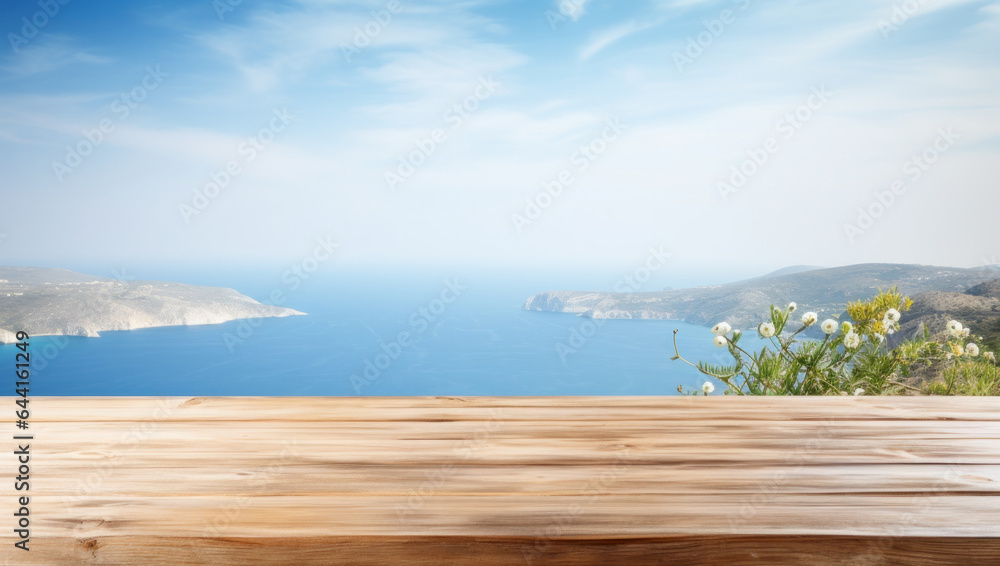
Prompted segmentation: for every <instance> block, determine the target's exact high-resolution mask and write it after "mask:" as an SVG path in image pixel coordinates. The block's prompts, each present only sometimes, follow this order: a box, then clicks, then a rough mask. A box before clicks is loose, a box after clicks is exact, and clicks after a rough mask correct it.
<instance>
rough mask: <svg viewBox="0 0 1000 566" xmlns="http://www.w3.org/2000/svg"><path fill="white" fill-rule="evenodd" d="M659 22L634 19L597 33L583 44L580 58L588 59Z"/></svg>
mask: <svg viewBox="0 0 1000 566" xmlns="http://www.w3.org/2000/svg"><path fill="white" fill-rule="evenodd" d="M659 24H660V22H659V21H650V22H644V23H637V22H634V21H632V22H628V23H625V24H622V25H620V26H616V27H613V28H610V29H606V30H604V31H602V32H600V33H597V34H595V35H594V36H593V37H591V39H590V41H589V42H587V44H586V45H584V46H583V49H581V50H580V60H581V61H586V60H587V59H590V58H591V57H593V56H594V55H596V54H597V53H598V52H600V51H601V50H603V49H605V48H606V47H608V46H610V45H612V44H614V43H615V42H617V41H620V40H621V39H623V38H625V37H628V36H630V35H632V34H634V33H637V32H640V31H643V30H646V29H649V28H651V27H655V26H657V25H659Z"/></svg>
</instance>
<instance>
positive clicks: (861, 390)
mask: <svg viewBox="0 0 1000 566" xmlns="http://www.w3.org/2000/svg"><path fill="white" fill-rule="evenodd" d="M864 394H865V390H864V389H862V388H860V387H858V388H857V389H855V390H854V396H855V397H859V396H861V395H864Z"/></svg>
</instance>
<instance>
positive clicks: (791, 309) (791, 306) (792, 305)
mask: <svg viewBox="0 0 1000 566" xmlns="http://www.w3.org/2000/svg"><path fill="white" fill-rule="evenodd" d="M797 308H799V305H796V304H795V302H794V301H793V302H791V303H788V312H795V309H797Z"/></svg>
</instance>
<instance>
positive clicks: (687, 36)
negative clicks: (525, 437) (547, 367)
mask: <svg viewBox="0 0 1000 566" xmlns="http://www.w3.org/2000/svg"><path fill="white" fill-rule="evenodd" d="M232 4H235V5H232ZM53 5H58V11H56V10H55V8H54V7H52V6H49V7H48V9H49V11H50V12H54V14H53V15H49V14H46V13H45V12H44V8H45V7H46V6H47V4H46V3H45V2H42V3H40V4H39V3H33V2H18V3H14V2H5V3H4V8H3V15H2V17H0V31H2V32H3V33H4V35H5V37H6V40H5V42H4V45H3V54H2V55H0V109H2V112H0V198H2V202H3V205H2V208H0V263H4V264H14V265H59V264H60V262H62V263H66V262H70V261H73V262H79V261H86V260H93V261H103V262H130V261H138V260H143V261H146V262H151V261H152V262H155V261H164V262H173V263H176V262H184V261H189V262H202V263H204V262H225V261H233V262H243V263H246V262H282V261H294V260H296V259H297V258H301V257H303V256H305V255H307V254H309V253H310V251H311V250H312V249H313V248H314V247H315V246H316V244H315V242H316V240H317V239H319V238H329V237H332V238H334V239H335V240H336V241H337V242H339V243H340V244H341V247H340V248H338V251H337V253H338V254H339V255H338V258H339V260H340V261H342V262H344V264H351V263H376V264H379V265H383V266H384V265H401V266H402V265H411V264H422V263H426V264H441V265H489V266H499V267H511V268H517V267H524V268H532V267H536V266H550V267H559V266H567V267H581V266H586V267H596V268H607V269H619V270H621V269H628V268H629V267H630V266H634V265H639V264H641V263H642V261H643V260H644V258H645V256H646V254H647V250H648V249H649V247H650V246H665V247H666V248H667V249H670V250H671V251H672V252H673V254H674V255H673V261H674V262H675V267H676V269H682V270H683V269H688V270H695V269H702V268H710V267H715V268H717V267H718V266H723V265H725V266H734V267H733V268H734V269H740V268H742V267H741V266H743V267H745V268H746V269H747V270H748V271H751V270H757V271H759V270H763V269H770V268H777V267H781V266H784V265H791V264H803V263H805V264H818V265H841V264H847V263H858V262H865V261H891V262H913V263H934V264H947V265H957V266H976V265H981V264H983V263H984V262H988V261H996V258H997V257H998V256H1000V238H998V237H997V236H998V235H1000V231H998V229H997V225H996V221H995V218H996V210H997V208H998V205H1000V191H998V190H997V189H998V184H997V181H996V164H997V163H1000V159H997V158H998V153H1000V109H998V104H1000V43H998V42H997V38H998V37H1000V2H996V1H984V0H974V1H965V0H947V1H945V0H942V1H937V2H931V1H927V2H923V3H921V2H919V1H917V0H911V2H908V3H907V2H896V3H893V2H890V1H872V0H868V1H863V2H862V1H854V0H847V1H843V0H840V1H833V0H829V1H828V0H816V1H810V2H798V1H774V2H767V3H765V2H757V1H754V0H735V1H734V0H718V1H712V0H648V1H640V0H637V1H635V2H628V3H626V2H609V1H605V2H601V1H598V0H586V1H585V0H564V2H561V3H560V2H500V1H496V2H491V1H480V0H468V1H458V2H435V1H425V2H406V1H400V2H384V1H371V2H369V1H351V0H342V1H320V0H302V1H299V2H280V3H270V2H253V1H250V0H244V1H243V2H240V3H236V2H235V0H232V1H231V2H229V3H227V0H219V1H217V2H213V1H211V0H201V1H197V2H186V1H174V2H162V3H155V2H148V3H141V4H129V5H127V6H124V7H123V6H121V5H120V4H119V3H112V2H91V3H83V2H77V1H70V2H68V3H66V4H65V5H62V4H59V3H58V1H57V0H53ZM220 7H222V8H223V9H220ZM894 13H895V18H894ZM39 14H42V15H39ZM33 19H34V23H30V22H31V21H32V20H33ZM25 22H29V23H28V24H26V23H25ZM38 24H41V25H38ZM36 28H37V29H36ZM366 29H367V31H366ZM33 32H34V33H33ZM29 36H30V37H29ZM816 93H821V95H817V94H816ZM123 96H124V98H123ZM137 99H141V100H137ZM456 105H458V109H456ZM463 105H464V108H462V106H463ZM796 114H797V115H798V117H796ZM609 124H610V125H609ZM102 128H103V129H104V130H106V131H104V132H102V131H101V129H102ZM88 138H89V139H88ZM581 147H584V148H586V149H584V150H581ZM588 150H589V151H588ZM762 152H763V153H762ZM81 153H86V154H87V155H80V154H81ZM71 154H75V155H76V156H74V155H71ZM915 156H916V160H914V157H915ZM921 156H924V157H923V158H921ZM754 159H756V161H754ZM925 161H926V162H925ZM931 161H932V162H931ZM740 168H742V169H743V171H744V174H742V175H741V174H740V173H739V172H738V170H739V169H740ZM734 169H735V170H736V172H734ZM560 176H562V177H563V179H564V180H568V182H566V183H560V185H562V187H561V189H560V188H559V187H558V186H556V185H554V184H553V183H558V182H559V179H560ZM213 179H214V180H213ZM741 179H742V181H741ZM738 182H739V183H738ZM212 183H215V185H214V186H215V187H217V188H213V185H212ZM894 183H895V184H894ZM546 184H547V185H548V187H549V192H546V189H545V186H546ZM893 191H895V193H894V192H893ZM207 193H211V194H209V196H206V194H207ZM199 194H200V195H201V196H200V197H199V196H198V195H199ZM185 207H186V208H185ZM859 209H860V210H859ZM866 218H867V220H866Z"/></svg>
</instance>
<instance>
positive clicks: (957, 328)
mask: <svg viewBox="0 0 1000 566" xmlns="http://www.w3.org/2000/svg"><path fill="white" fill-rule="evenodd" d="M947 328H948V333H949V334H951V335H952V336H959V335H961V334H962V323H961V322H959V321H957V320H949V321H948V324H947Z"/></svg>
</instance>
